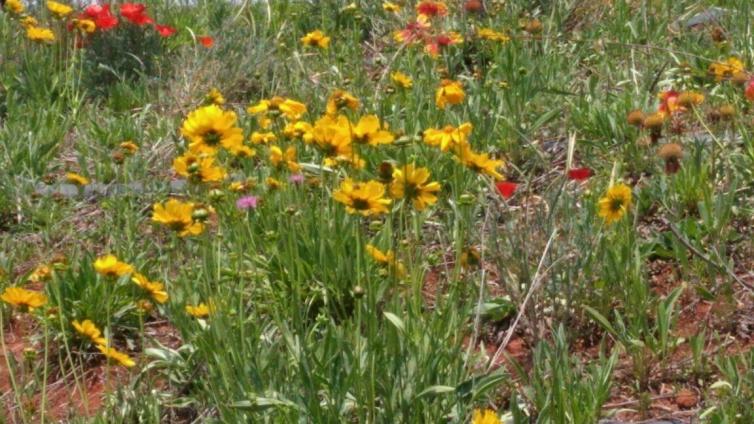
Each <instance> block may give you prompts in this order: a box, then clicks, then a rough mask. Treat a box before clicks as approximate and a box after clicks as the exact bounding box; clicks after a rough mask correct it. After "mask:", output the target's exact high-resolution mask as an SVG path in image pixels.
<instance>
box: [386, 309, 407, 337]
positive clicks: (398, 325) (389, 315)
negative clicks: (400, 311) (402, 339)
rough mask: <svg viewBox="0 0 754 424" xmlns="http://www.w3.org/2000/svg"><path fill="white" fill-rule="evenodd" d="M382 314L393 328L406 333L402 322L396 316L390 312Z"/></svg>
mask: <svg viewBox="0 0 754 424" xmlns="http://www.w3.org/2000/svg"><path fill="white" fill-rule="evenodd" d="M383 314H384V315H385V318H387V319H388V321H390V322H391V323H392V324H393V325H394V326H395V328H397V329H398V331H400V332H401V333H403V332H404V331H406V325H405V324H403V320H401V319H400V318H398V316H397V315H395V314H394V313H392V312H383Z"/></svg>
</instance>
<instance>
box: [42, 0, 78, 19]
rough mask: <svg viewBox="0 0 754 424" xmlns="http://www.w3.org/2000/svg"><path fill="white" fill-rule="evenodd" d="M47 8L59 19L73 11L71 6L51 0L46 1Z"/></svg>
mask: <svg viewBox="0 0 754 424" xmlns="http://www.w3.org/2000/svg"><path fill="white" fill-rule="evenodd" d="M47 9H48V10H49V11H50V12H51V13H52V14H53V15H55V17H57V18H59V19H63V18H65V17H66V16H68V15H70V14H71V13H72V12H73V8H72V7H71V6H68V5H66V4H63V3H58V2H56V1H51V0H50V1H48V2H47Z"/></svg>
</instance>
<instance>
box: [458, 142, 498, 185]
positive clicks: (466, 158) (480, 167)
mask: <svg viewBox="0 0 754 424" xmlns="http://www.w3.org/2000/svg"><path fill="white" fill-rule="evenodd" d="M458 159H459V160H460V161H461V163H462V164H463V165H464V166H466V167H467V168H469V169H471V170H472V171H474V172H476V173H477V174H485V175H488V176H490V177H492V178H494V179H495V180H498V181H500V180H502V179H503V176H502V175H501V174H500V172H498V168H500V167H501V166H503V161H501V160H495V159H491V158H490V156H489V154H488V153H476V152H474V151H473V150H471V147H469V146H463V147H462V149H461V152H460V154H459V155H458Z"/></svg>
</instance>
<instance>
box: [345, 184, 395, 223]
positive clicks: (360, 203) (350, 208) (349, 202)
mask: <svg viewBox="0 0 754 424" xmlns="http://www.w3.org/2000/svg"><path fill="white" fill-rule="evenodd" d="M384 196H385V186H384V185H383V184H382V183H380V182H378V181H368V182H356V181H353V180H352V179H350V178H346V179H345V180H344V181H343V183H341V185H340V188H339V189H337V190H336V191H335V192H334V193H333V198H334V199H335V200H336V201H338V202H340V203H342V204H344V205H345V206H346V211H347V212H348V213H350V214H354V213H359V214H361V215H363V216H372V215H380V214H383V213H386V212H387V211H388V208H387V207H388V206H389V205H390V199H386V198H385V197H384Z"/></svg>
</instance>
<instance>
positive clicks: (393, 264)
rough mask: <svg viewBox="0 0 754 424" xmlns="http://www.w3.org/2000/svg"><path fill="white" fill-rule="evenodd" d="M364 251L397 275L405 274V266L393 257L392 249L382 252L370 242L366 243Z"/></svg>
mask: <svg viewBox="0 0 754 424" xmlns="http://www.w3.org/2000/svg"><path fill="white" fill-rule="evenodd" d="M366 252H367V254H369V256H371V257H372V259H374V261H375V262H377V263H378V264H380V265H382V266H385V267H387V268H388V270H389V271H390V272H392V273H394V274H395V275H396V276H397V277H403V276H404V275H405V274H406V268H405V267H404V266H403V264H402V263H401V262H400V261H398V260H397V259H395V254H394V253H393V251H392V250H388V251H387V252H383V251H381V250H380V249H378V248H376V247H374V246H373V245H371V244H367V245H366Z"/></svg>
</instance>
